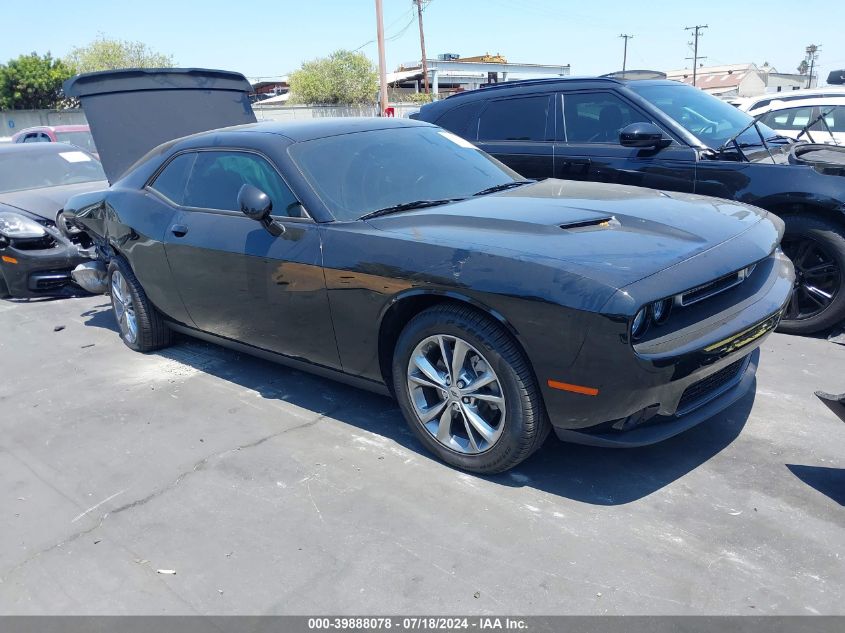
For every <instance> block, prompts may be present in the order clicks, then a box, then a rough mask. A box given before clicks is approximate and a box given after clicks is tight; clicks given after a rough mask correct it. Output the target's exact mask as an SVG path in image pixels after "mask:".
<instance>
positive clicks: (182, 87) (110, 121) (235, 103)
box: [64, 68, 256, 182]
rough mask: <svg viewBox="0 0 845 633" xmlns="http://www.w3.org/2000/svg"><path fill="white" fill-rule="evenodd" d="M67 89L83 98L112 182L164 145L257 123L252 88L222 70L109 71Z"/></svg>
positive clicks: (73, 82) (238, 76)
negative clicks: (223, 129) (252, 103)
mask: <svg viewBox="0 0 845 633" xmlns="http://www.w3.org/2000/svg"><path fill="white" fill-rule="evenodd" d="M64 91H65V94H66V95H68V96H69V97H77V98H79V101H80V103H81V105H82V109H83V110H84V111H85V117H86V118H87V119H88V125H89V126H90V128H91V135H92V136H93V137H94V144H95V145H96V146H97V152H98V153H99V155H100V162H101V163H102V164H103V169H104V170H105V172H106V176H107V177H108V179H109V182H115V180H117V179H118V178H119V177H120V176H121V175H122V174H123V173H124V172H125V171H126V170H127V169H128V168H129V167H130V166H132V165H133V164H134V163H135V161H137V160H138V159H139V158H141V157H142V156H144V155H145V154H146V153H147V152H148V151H150V150H151V149H153V148H154V147H158V146H159V145H161V144H162V143H166V142H167V141H172V140H173V139H176V138H181V137H183V136H188V135H190V134H196V133H198V132H207V131H209V130H215V129H217V128H221V127H229V126H232V125H240V124H242V123H255V121H256V119H255V114H254V113H253V111H252V106H251V105H250V104H249V93H250V92H252V86H251V85H250V83H249V82H248V81H247V80H246V78H245V77H244V76H243V75H241V74H240V73H233V72H228V71H223V70H206V69H201V68H168V69H140V68H135V69H130V70H106V71H102V72H96V73H86V74H84V75H77V76H76V77H73V78H71V79H69V80H68V81H66V82H65V84H64Z"/></svg>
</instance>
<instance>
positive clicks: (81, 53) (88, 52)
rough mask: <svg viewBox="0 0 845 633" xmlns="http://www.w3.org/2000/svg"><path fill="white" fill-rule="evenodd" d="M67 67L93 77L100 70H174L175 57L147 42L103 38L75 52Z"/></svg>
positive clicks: (66, 58)
mask: <svg viewBox="0 0 845 633" xmlns="http://www.w3.org/2000/svg"><path fill="white" fill-rule="evenodd" d="M64 61H65V63H66V64H67V65H68V66H69V67H71V68H72V69H73V71H74V72H75V73H90V72H94V71H97V70H117V69H120V68H172V67H173V66H174V65H175V64H174V62H173V56H172V55H165V54H163V53H157V52H156V51H153V50H151V49H150V48H149V47H148V46H147V45H146V44H144V43H143V42H130V41H127V40H113V39H109V38H107V37H105V36H104V35H99V36H98V37H97V39H95V40H94V41H93V42H91V43H90V44H88V45H87V46H80V47H77V48H74V49H73V50H71V52H70V53H68V55H67V56H66V57H65V60H64Z"/></svg>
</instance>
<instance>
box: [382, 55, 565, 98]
mask: <svg viewBox="0 0 845 633" xmlns="http://www.w3.org/2000/svg"><path fill="white" fill-rule="evenodd" d="M426 62H427V66H428V81H429V90H430V91H431V93H432V94H441V93H454V92H461V91H464V90H475V89H476V88H479V87H481V86H483V85H486V84H490V83H500V82H505V81H515V80H518V79H540V78H544V77H566V76H567V75H569V73H570V66H569V64H565V65H562V64H561V65H551V64H514V63H511V62H508V60H507V59H505V58H504V57H502V56H501V55H479V56H477V57H460V56H458V55H453V54H444V55H438V56H437V59H429V60H426ZM387 83H388V84H390V86H391V87H392V88H393V91H394V92H396V93H402V92H422V90H423V71H422V66H421V65H420V63H419V62H413V63H411V64H405V65H402V66H401V67H400V68H399V70H397V71H396V72H393V73H388V74H387Z"/></svg>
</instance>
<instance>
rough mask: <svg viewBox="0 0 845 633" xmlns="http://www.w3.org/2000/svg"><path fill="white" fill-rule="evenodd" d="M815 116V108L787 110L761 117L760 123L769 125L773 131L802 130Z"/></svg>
mask: <svg viewBox="0 0 845 633" xmlns="http://www.w3.org/2000/svg"><path fill="white" fill-rule="evenodd" d="M812 116H813V108H812V107H810V106H807V107H804V108H787V109H786V110H777V111H776V112H769V113H768V114H764V115H763V116H761V117H760V122H761V123H764V124H765V125H768V126H769V127H770V128H772V129H773V130H800V129H801V128H803V127H804V126H805V125H807V123H809V122H810V119H811V118H812Z"/></svg>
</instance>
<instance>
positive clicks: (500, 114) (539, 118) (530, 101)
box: [478, 95, 551, 141]
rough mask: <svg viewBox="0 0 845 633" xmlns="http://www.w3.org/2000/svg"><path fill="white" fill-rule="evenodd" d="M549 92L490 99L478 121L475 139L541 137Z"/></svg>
mask: <svg viewBox="0 0 845 633" xmlns="http://www.w3.org/2000/svg"><path fill="white" fill-rule="evenodd" d="M550 102H551V97H550V96H549V95H537V96H534V97H522V98H518V99H501V100H499V101H491V102H490V103H489V104H488V106H487V107H486V108H485V109H484V112H482V113H481V119H480V120H479V122H478V140H479V141H545V140H548V137H547V135H546V123H547V119H548V114H549V103H550Z"/></svg>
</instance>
